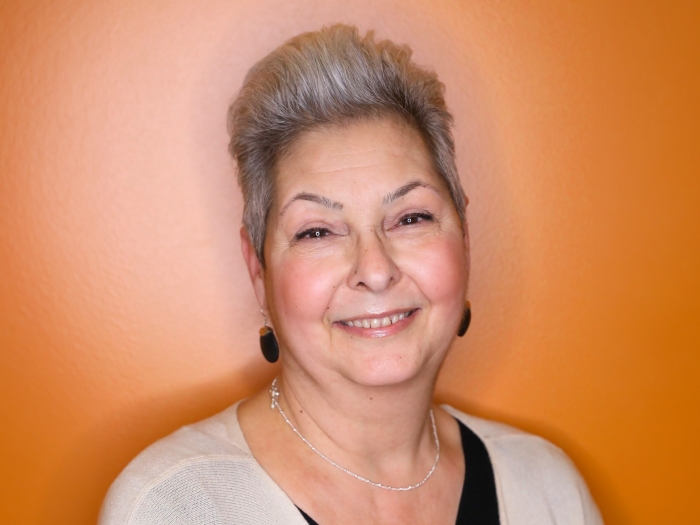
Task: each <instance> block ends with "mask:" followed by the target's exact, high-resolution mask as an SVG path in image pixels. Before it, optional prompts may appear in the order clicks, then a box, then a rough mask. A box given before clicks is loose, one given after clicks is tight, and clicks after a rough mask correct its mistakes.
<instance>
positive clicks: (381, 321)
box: [339, 309, 416, 328]
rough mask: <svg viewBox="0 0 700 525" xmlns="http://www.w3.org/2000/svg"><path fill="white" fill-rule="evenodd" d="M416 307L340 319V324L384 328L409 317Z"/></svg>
mask: <svg viewBox="0 0 700 525" xmlns="http://www.w3.org/2000/svg"><path fill="white" fill-rule="evenodd" d="M415 311H416V310H415V309H411V310H406V311H404V312H399V313H393V314H390V315H383V316H382V315H380V316H376V317H358V318H354V319H347V320H343V321H339V322H340V324H343V325H345V326H352V327H355V328H382V327H387V326H391V325H392V324H396V323H398V322H399V321H401V320H403V319H404V318H406V317H409V316H410V315H411V314H413V312H415Z"/></svg>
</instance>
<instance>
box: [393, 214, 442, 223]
mask: <svg viewBox="0 0 700 525" xmlns="http://www.w3.org/2000/svg"><path fill="white" fill-rule="evenodd" d="M434 218H435V217H434V216H433V214H432V213H428V212H415V213H409V214H407V215H404V216H403V217H401V220H400V221H399V225H400V226H412V225H414V224H418V223H419V222H423V221H432V220H433V219H434Z"/></svg>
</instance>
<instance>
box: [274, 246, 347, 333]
mask: <svg viewBox="0 0 700 525" xmlns="http://www.w3.org/2000/svg"><path fill="white" fill-rule="evenodd" d="M338 266H339V265H337V264H332V258H329V260H318V259H316V260H314V259H305V258H300V257H294V258H289V259H287V260H281V261H278V262H276V263H275V272H274V275H272V279H271V280H272V282H271V283H270V284H271V288H269V289H271V290H274V292H275V293H274V294H273V297H270V298H269V299H270V300H271V301H272V302H273V304H274V305H275V310H276V312H277V317H278V322H279V323H281V324H282V325H285V324H287V323H293V324H294V326H293V327H292V328H294V329H295V330H303V329H304V325H305V324H306V323H309V322H315V323H318V319H319V318H322V317H323V316H324V314H325V312H326V310H327V309H328V306H329V304H330V302H331V299H332V297H333V294H334V293H335V291H336V289H337V287H338V283H339V282H340V280H341V276H340V275H339V268H338Z"/></svg>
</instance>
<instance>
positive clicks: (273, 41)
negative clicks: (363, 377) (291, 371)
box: [0, 0, 700, 525]
mask: <svg viewBox="0 0 700 525" xmlns="http://www.w3.org/2000/svg"><path fill="white" fill-rule="evenodd" d="M614 4H615V5H614V6H613V3H611V2H604V1H597V2H592V1H583V0H582V1H578V2H559V1H554V0H552V1H529V2H488V1H469V2H466V1H457V0H455V1H446V0H441V1H437V2H436V1H427V0H425V1H419V0H413V1H397V0H391V1H382V2H377V1H374V0H354V1H352V2H350V1H347V0H342V1H341V0H333V1H326V2H313V1H308V0H304V1H299V0H296V1H294V2H280V1H270V0H255V1H253V0H246V1H236V2H232V1H230V0H203V1H201V2H188V1H185V0H169V1H165V0H154V1H149V2H144V1H141V0H92V1H87V0H61V1H60V2H55V1H54V2H52V1H49V0H25V1H23V2H9V1H7V0H2V1H0V75H1V77H0V79H1V81H0V351H1V354H0V366H1V368H0V418H1V419H0V421H1V423H0V425H1V426H0V455H1V457H0V469H1V476H0V523H3V524H5V523H7V524H10V523H12V524H15V523H17V524H20V523H21V524H71V525H78V524H89V523H94V521H95V519H96V516H97V513H98V509H99V505H100V502H101V499H102V497H103V496H104V493H105V491H106V490H107V488H108V486H109V484H110V483H111V481H112V480H113V479H114V478H115V477H116V475H117V474H118V473H119V471H120V470H121V469H122V468H123V467H124V466H125V465H126V463H127V462H128V461H129V459H131V458H132V457H133V456H134V455H135V454H137V453H138V452H139V451H140V450H141V449H142V448H144V447H145V446H146V445H147V444H149V443H151V442H153V441H154V440H156V439H157V438H159V437H161V436H163V435H165V434H167V433H169V432H171V431H172V430H174V429H176V428H177V427H179V426H181V425H183V424H185V423H188V422H192V421H195V420H198V419H201V418H203V417H205V416H208V415H211V414H213V413H215V412H217V411H219V410H221V409H223V408H224V407H226V406H227V405H229V404H230V403H232V402H233V401H235V400H237V399H238V398H240V397H242V396H245V395H248V394H250V393H251V392H252V391H253V390H255V389H257V388H259V387H260V386H262V385H263V384H264V383H265V382H267V381H268V380H269V379H270V378H271V377H272V376H273V375H274V373H275V371H274V367H272V366H270V365H267V364H265V363H264V361H263V359H262V357H261V356H260V354H259V350H258V346H257V329H258V326H259V325H260V316H259V313H258V309H257V307H256V303H255V300H254V297H253V294H252V289H251V286H250V284H249V282H248V277H247V274H246V272H245V270H244V266H243V261H242V258H241V256H240V254H239V243H238V233H237V231H238V226H239V224H240V214H241V198H240V195H239V193H238V190H237V189H236V185H235V179H234V175H233V169H232V165H231V161H230V160H229V159H228V157H227V153H226V144H227V135H226V132H225V113H226V109H227V106H228V103H229V101H230V99H231V97H232V96H233V95H234V93H235V92H236V91H237V89H238V87H239V86H240V84H241V81H242V78H243V75H244V73H245V71H246V70H247V68H248V67H250V66H251V65H252V63H253V62H254V61H255V60H256V59H258V58H260V57H261V56H263V55H264V54H265V53H266V52H268V51H269V50H271V49H272V48H273V47H274V46H276V45H277V44H279V43H281V42H282V41H283V40H284V39H286V38H288V37H290V36H292V35H293V34H296V33H298V32H300V31H302V30H310V29H315V28H318V27H320V26H321V25H322V24H324V23H329V22H333V21H345V22H349V23H354V24H357V25H359V26H360V27H361V28H363V29H368V28H376V29H377V31H378V33H379V35H380V36H383V37H389V38H392V39H394V40H396V41H400V42H407V43H409V44H411V45H412V46H413V47H414V49H415V57H416V60H417V61H418V62H419V63H423V64H428V65H432V66H434V67H435V69H436V70H437V71H438V73H439V75H440V77H441V78H442V80H443V81H444V82H445V84H446V85H447V98H448V103H449V105H450V106H451V108H452V109H453V111H454V113H455V117H456V129H455V135H456V139H457V144H458V155H459V167H460V171H461V174H462V178H463V182H464V186H465V189H466V190H467V193H468V195H469V196H470V198H471V204H470V206H469V214H468V215H469V221H470V229H471V234H472V257H473V271H472V275H471V289H470V299H471V302H472V306H473V309H474V322H473V325H472V328H471V329H470V332H469V334H468V336H467V337H466V338H465V339H463V340H459V341H458V343H457V344H456V345H455V347H454V349H453V352H452V354H451V355H450V356H449V358H448V362H447V365H446V366H445V369H444V371H443V374H442V376H441V380H440V382H439V389H438V390H439V392H438V396H439V398H440V399H442V400H447V401H450V402H451V403H453V404H455V405H456V406H457V407H459V408H462V409H466V410H469V411H472V412H474V413H476V414H479V415H483V416H487V417H492V418H496V419H500V420H502V421H505V422H508V423H511V424H515V425H518V426H520V427H522V428H524V429H526V430H529V431H532V432H536V433H539V434H541V435H543V436H545V437H547V438H548V439H550V440H552V441H553V442H555V443H557V444H558V445H560V446H561V447H563V448H564V449H565V450H566V451H567V452H568V453H569V454H570V455H571V457H572V458H573V459H574V461H575V462H576V463H577V465H578V466H579V468H580V469H581V471H582V473H583V474H584V476H585V477H586V479H587V480H588V483H589V485H590V487H591V490H592V492H593V495H594V497H595V498H596V500H597V502H598V503H599V505H600V507H601V509H602V512H603V515H604V518H605V519H606V521H607V523H608V524H622V525H625V524H658V523H697V519H698V518H697V504H696V492H697V487H698V481H697V480H698V469H699V468H700V461H699V455H700V454H699V452H698V445H697V442H698V436H700V422H699V417H698V413H699V409H698V407H699V405H700V394H699V391H700V389H699V388H698V382H699V379H698V378H699V377H700V355H699V353H698V348H699V347H700V345H699V344H698V343H699V342H700V336H699V335H698V334H699V332H700V330H699V327H700V319H699V317H700V314H699V311H700V308H699V307H698V297H699V296H700V233H699V232H700V214H699V212H698V207H699V204H700V192H699V190H700V176H699V175H700V173H699V172H700V170H699V169H698V168H699V167H700V158H699V157H700V154H699V152H700V146H698V138H699V133H698V122H699V121H700V119H699V117H700V115H699V111H698V109H699V108H698V93H699V92H700V83H699V82H698V74H699V70H700V37H699V36H698V35H699V34H700V26H699V24H698V22H699V20H700V17H699V14H700V13H699V10H698V7H697V6H698V5H700V4H698V3H697V2H680V1H676V2H663V1H658V2H629V3H628V5H626V6H623V5H621V4H622V3H614Z"/></svg>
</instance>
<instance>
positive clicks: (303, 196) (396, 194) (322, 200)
mask: <svg viewBox="0 0 700 525" xmlns="http://www.w3.org/2000/svg"><path fill="white" fill-rule="evenodd" d="M416 188H427V189H430V190H433V191H435V192H438V189H437V188H436V187H435V186H433V185H432V184H428V183H427V182H423V181H420V180H414V181H411V182H409V183H407V184H404V185H403V186H401V187H400V188H398V189H397V190H394V191H392V192H391V193H388V194H386V195H385V196H384V198H383V199H382V205H383V206H386V205H387V204H391V203H392V202H394V201H396V200H397V199H400V198H401V197H403V196H404V195H406V194H407V193H409V192H411V191H413V190H415V189H416ZM296 201H309V202H314V203H316V204H320V205H321V206H324V207H326V208H329V209H331V210H336V211H340V210H342V209H343V205H342V203H340V202H337V201H334V200H331V199H329V198H328V197H324V196H322V195H316V194H315V193H309V192H306V191H303V192H301V193H297V194H296V195H295V196H294V197H292V198H291V199H290V200H289V202H287V204H285V205H284V207H283V208H282V210H280V217H281V216H282V215H283V214H284V212H285V211H287V208H289V207H290V206H291V205H292V203H294V202H296Z"/></svg>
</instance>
